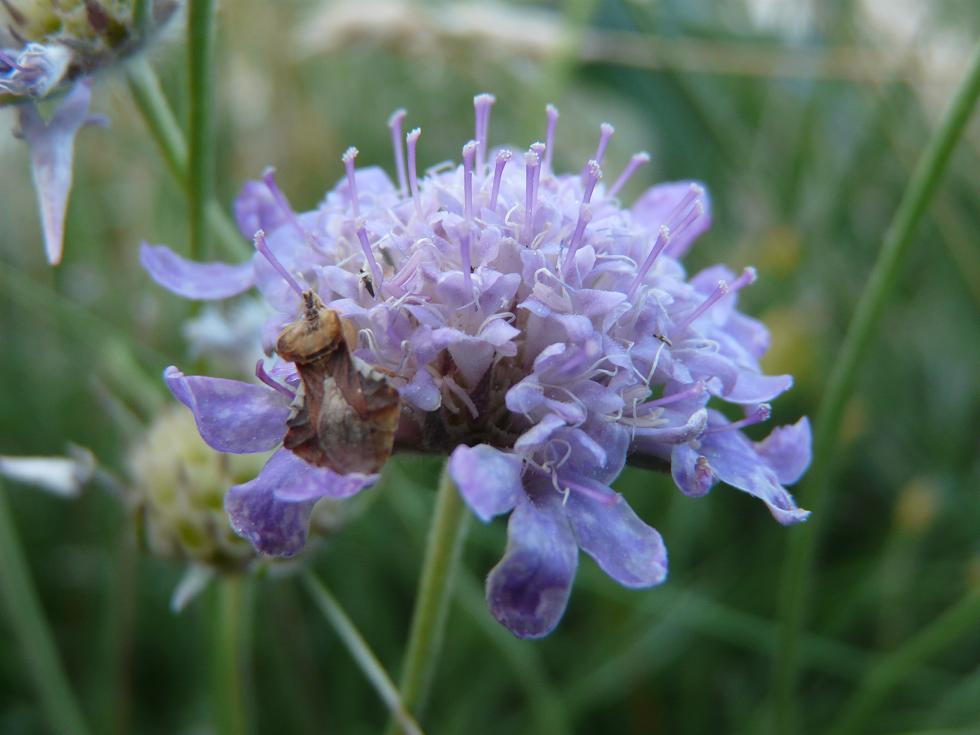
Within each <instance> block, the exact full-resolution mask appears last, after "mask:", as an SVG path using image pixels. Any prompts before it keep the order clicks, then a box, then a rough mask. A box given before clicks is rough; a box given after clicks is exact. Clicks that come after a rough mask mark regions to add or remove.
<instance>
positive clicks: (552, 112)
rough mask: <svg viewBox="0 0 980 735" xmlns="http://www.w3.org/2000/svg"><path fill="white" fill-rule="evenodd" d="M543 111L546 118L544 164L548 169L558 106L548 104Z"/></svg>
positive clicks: (553, 147)
mask: <svg viewBox="0 0 980 735" xmlns="http://www.w3.org/2000/svg"><path fill="white" fill-rule="evenodd" d="M544 112H545V115H546V116H547V118H548V129H547V132H545V136H544V145H545V148H544V165H545V166H546V167H547V168H548V169H549V170H550V169H551V156H552V153H553V152H554V150H555V128H556V127H557V125H558V108H557V107H555V106H554V105H551V104H549V105H548V106H547V107H545V108H544Z"/></svg>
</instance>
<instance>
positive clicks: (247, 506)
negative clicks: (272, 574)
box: [225, 449, 376, 556]
mask: <svg viewBox="0 0 980 735" xmlns="http://www.w3.org/2000/svg"><path fill="white" fill-rule="evenodd" d="M375 479H376V476H366V475H338V474H336V473H334V472H331V471H330V470H327V469H323V468H320V467H314V466H313V465H310V464H307V463H306V462H304V461H303V460H301V459H300V458H299V457H297V456H296V455H295V454H293V453H292V452H290V451H288V450H286V449H280V450H279V451H278V452H276V453H275V454H273V455H272V457H271V458H270V459H269V461H268V462H266V464H265V467H263V468H262V472H260V473H259V476H258V477H256V478H255V479H254V480H251V481H249V482H246V483H244V484H242V485H235V486H234V487H233V488H231V490H229V491H228V494H227V495H226V496H225V511H226V512H227V513H228V519H229V521H230V522H231V527H232V528H233V529H234V531H235V533H237V534H238V535H239V536H241V537H242V538H245V539H247V540H248V541H250V542H251V543H252V545H253V546H254V547H255V548H256V549H258V550H259V551H261V552H262V553H263V554H271V555H275V556H293V555H294V554H297V553H299V552H300V551H302V549H303V546H304V545H305V544H306V533H307V529H308V528H309V524H310V513H312V511H313V506H315V505H316V503H317V501H318V500H319V499H320V498H327V497H329V498H348V497H350V496H351V495H354V494H355V493H357V492H360V491H361V490H362V489H364V487H366V486H367V485H369V484H370V483H371V482H373V481H374V480H375Z"/></svg>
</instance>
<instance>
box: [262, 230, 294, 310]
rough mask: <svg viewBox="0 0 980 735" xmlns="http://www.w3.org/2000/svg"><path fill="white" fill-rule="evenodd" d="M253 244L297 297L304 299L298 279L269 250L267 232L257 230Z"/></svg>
mask: <svg viewBox="0 0 980 735" xmlns="http://www.w3.org/2000/svg"><path fill="white" fill-rule="evenodd" d="M253 242H254V243H255V249H256V250H258V251H259V252H260V253H262V256H263V257H264V258H265V259H266V260H267V261H269V265H271V266H272V267H273V268H275V269H276V271H277V272H278V273H279V275H280V276H282V279H283V280H284V281H285V282H286V283H287V284H288V285H289V287H290V288H291V289H292V290H293V291H295V292H296V295H297V296H300V297H302V295H303V289H302V288H301V287H300V285H299V283H297V282H296V279H295V278H293V277H292V275H290V273H289V271H288V270H286V266H284V265H283V264H282V263H281V262H279V258H277V257H276V256H275V255H273V253H272V250H270V249H269V243H267V242H266V240H265V231H264V230H257V231H256V233H255V238H254V240H253Z"/></svg>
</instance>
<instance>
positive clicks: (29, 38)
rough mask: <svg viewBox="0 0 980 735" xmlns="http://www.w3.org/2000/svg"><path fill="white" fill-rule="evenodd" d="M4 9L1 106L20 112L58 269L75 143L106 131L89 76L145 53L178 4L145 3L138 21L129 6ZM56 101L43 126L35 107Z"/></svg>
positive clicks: (9, 5) (41, 1)
mask: <svg viewBox="0 0 980 735" xmlns="http://www.w3.org/2000/svg"><path fill="white" fill-rule="evenodd" d="M2 5H3V8H4V9H6V11H7V15H8V16H9V19H10V23H9V25H7V26H6V28H7V30H0V106H2V105H5V104H16V105H17V106H18V108H19V109H18V128H17V130H16V131H15V135H17V136H18V137H20V138H22V139H23V140H24V141H26V142H27V144H28V145H29V146H30V148H31V169H32V173H33V177H34V188H35V189H36V190H37V198H38V208H39V209H40V211H41V226H42V230H43V232H44V247H45V252H46V254H47V258H48V262H50V263H51V264H52V265H57V264H58V263H60V262H61V255H62V249H63V247H64V228H65V215H66V212H67V208H68V194H69V192H70V191H71V184H72V161H73V158H74V149H75V136H76V135H77V134H78V131H79V130H81V129H82V127H84V126H85V125H88V124H93V123H95V124H105V120H104V119H103V118H98V117H91V116H89V114H88V107H89V101H90V99H91V79H89V76H90V75H92V74H94V73H95V72H96V71H98V70H100V69H103V68H106V67H108V66H110V65H112V64H113V63H115V62H117V61H120V60H122V59H124V58H126V57H127V56H129V55H130V54H132V53H135V52H136V51H139V50H140V49H141V48H143V47H144V46H145V44H146V42H147V40H148V39H149V38H150V37H152V36H153V35H154V34H155V33H156V31H157V30H159V28H160V27H161V26H162V25H163V24H164V23H166V21H167V20H168V19H169V18H170V17H171V16H172V15H173V14H174V12H175V10H176V9H177V7H178V3H177V2H176V0H158V1H157V2H154V3H149V4H148V5H147V7H151V8H152V12H150V14H149V16H148V17H146V18H137V17H136V16H135V8H136V6H137V3H135V2H132V1H131V0H115V1H114V2H111V3H106V4H103V3H101V2H99V0H84V1H79V2H57V1H56V0H32V2H28V3H23V2H18V0H3V3H2ZM14 44H18V45H19V46H20V48H14V47H13V46H14ZM59 95H60V97H59V99H58V101H57V105H56V106H55V108H54V110H53V111H52V112H51V114H50V116H49V118H48V120H47V121H45V119H44V117H42V115H41V111H40V110H39V109H38V106H37V104H36V103H37V102H38V101H40V100H43V99H45V98H48V97H51V98H53V97H56V96H59Z"/></svg>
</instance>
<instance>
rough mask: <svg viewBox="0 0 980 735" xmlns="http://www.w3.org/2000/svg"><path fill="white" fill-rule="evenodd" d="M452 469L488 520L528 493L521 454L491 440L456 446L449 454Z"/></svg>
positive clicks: (470, 502) (469, 499) (474, 506)
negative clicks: (504, 450)
mask: <svg viewBox="0 0 980 735" xmlns="http://www.w3.org/2000/svg"><path fill="white" fill-rule="evenodd" d="M449 473H450V474H451V475H452V478H453V482H455V483H456V487H458V488H459V492H460V494H461V495H462V496H463V499H464V500H466V503H467V504H468V505H469V506H470V509H471V510H472V511H473V512H474V513H476V515H477V516H478V517H479V518H480V520H482V521H484V522H487V521H489V520H490V519H491V518H493V517H494V516H496V515H500V514H501V513H506V512H507V511H509V510H511V509H512V508H513V507H514V506H515V505H517V501H518V500H520V498H521V496H522V495H523V494H524V486H523V484H522V483H521V459H520V457H518V456H517V455H515V454H508V453H506V452H501V451H500V450H499V449H494V448H493V447H491V446H489V445H487V444H478V445H477V446H475V447H468V446H466V445H464V444H461V445H460V446H458V447H456V449H455V451H453V453H452V455H450V457H449Z"/></svg>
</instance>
